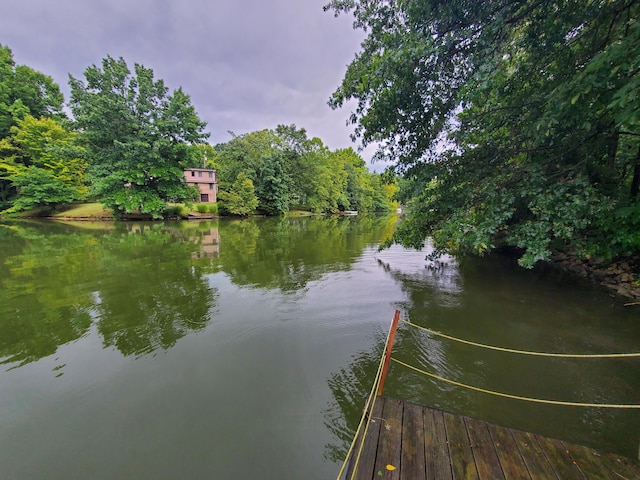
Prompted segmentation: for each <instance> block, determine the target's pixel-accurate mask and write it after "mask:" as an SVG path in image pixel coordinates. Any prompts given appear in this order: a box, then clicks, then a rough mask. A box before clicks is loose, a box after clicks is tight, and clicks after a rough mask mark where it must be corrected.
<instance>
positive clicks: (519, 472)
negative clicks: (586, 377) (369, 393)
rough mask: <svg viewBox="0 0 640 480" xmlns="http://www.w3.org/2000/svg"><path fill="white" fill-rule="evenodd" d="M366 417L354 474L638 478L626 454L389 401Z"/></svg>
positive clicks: (639, 470)
mask: <svg viewBox="0 0 640 480" xmlns="http://www.w3.org/2000/svg"><path fill="white" fill-rule="evenodd" d="M370 422H371V425H370V427H369V432H368V434H367V437H366V438H365V445H364V449H363V451H362V455H361V458H360V462H359V466H358V470H357V475H356V477H355V478H358V479H367V480H371V479H376V480H382V479H407V480H409V479H411V480H420V479H438V480H440V479H455V480H458V479H465V480H467V479H468V480H471V479H480V480H484V479H487V480H499V479H506V480H510V479H522V480H529V479H535V480H538V479H552V480H573V479H581V480H583V479H598V480H600V479H603V480H607V479H610V480H625V479H626V480H632V479H640V464H638V463H637V462H634V461H632V460H630V459H628V458H626V457H621V456H618V455H613V454H606V453H599V452H596V451H595V450H593V449H590V448H587V447H582V446H578V445H573V444H569V443H567V442H564V441H560V440H554V439H550V438H546V437H543V436H541V435H537V434H534V433H528V432H523V431H519V430H513V429H511V428H505V427H499V426H496V425H492V424H489V423H487V422H484V421H481V420H474V419H472V418H469V417H464V416H458V415H454V414H451V413H447V412H443V411H441V410H436V409H433V408H430V407H425V406H422V405H416V404H413V403H407V402H403V401H400V400H395V399H391V398H384V397H382V398H378V400H377V401H376V404H375V408H374V411H373V413H372V415H371V418H370ZM357 447H358V445H356V452H357ZM354 455H355V454H354ZM353 463H354V462H353V461H352V462H351V464H350V465H349V468H348V470H347V477H346V478H351V474H352V470H353ZM387 465H391V466H392V467H395V470H389V469H387Z"/></svg>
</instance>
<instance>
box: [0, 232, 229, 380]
mask: <svg viewBox="0 0 640 480" xmlns="http://www.w3.org/2000/svg"><path fill="white" fill-rule="evenodd" d="M2 227H3V228H0V240H1V241H2V244H3V246H5V248H4V250H3V252H2V257H1V258H0V260H1V261H0V284H1V286H2V288H0V359H1V360H0V362H1V363H2V364H7V365H11V366H12V368H15V367H18V366H22V365H25V364H27V363H30V362H34V361H37V360H38V359H40V358H43V357H45V356H48V355H51V354H53V353H55V352H56V350H57V349H58V347H59V346H60V345H64V344H66V343H69V342H71V341H74V340H77V339H79V338H80V337H82V336H84V335H87V334H88V332H89V330H90V329H91V326H92V325H95V326H96V329H97V331H98V332H99V334H100V335H101V336H102V338H103V343H104V345H105V346H114V347H116V348H117V349H118V350H119V351H120V352H121V353H122V354H123V355H144V354H148V353H151V352H153V351H154V350H156V349H157V348H162V349H167V348H170V347H172V346H173V345H175V343H176V342H177V340H178V339H180V338H182V337H183V336H185V335H186V334H188V333H189V332H193V331H197V330H201V329H202V328H204V327H205V326H206V325H207V323H208V322H209V321H210V319H211V316H212V314H213V311H214V309H215V305H216V295H217V294H216V290H215V289H211V288H210V287H209V285H208V282H207V280H206V278H205V277H204V275H205V274H206V273H208V272H209V271H210V270H211V267H210V266H208V264H207V263H203V262H202V261H201V260H200V259H198V258H195V257H199V255H194V253H195V252H197V251H199V249H200V248H201V245H200V243H201V242H200V241H196V242H194V241H190V240H189V235H186V238H179V237H180V236H178V240H179V241H176V235H175V233H176V230H175V229H173V228H167V227H165V226H163V225H162V224H147V225H144V224H111V223H109V224H91V223H88V222H87V223H86V224H83V225H82V226H81V228H77V227H75V226H68V225H63V224H57V223H42V224H38V223H22V222H18V223H13V224H8V225H3V226H2ZM183 237H184V236H183Z"/></svg>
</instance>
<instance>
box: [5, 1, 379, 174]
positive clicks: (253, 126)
mask: <svg viewBox="0 0 640 480" xmlns="http://www.w3.org/2000/svg"><path fill="white" fill-rule="evenodd" d="M327 1H328V0H327ZM325 3H326V1H325V0H213V1H207V0H181V1H178V0H90V1H88V0H56V1H51V0H20V1H15V2H12V5H11V7H10V8H3V11H2V15H0V43H2V44H4V45H8V46H9V47H10V48H11V50H12V51H13V55H14V60H15V61H16V63H17V64H21V65H28V66H30V67H32V68H34V69H36V70H39V71H41V72H43V73H45V74H47V75H50V76H52V77H53V79H54V80H55V81H56V82H57V83H58V84H59V85H60V87H61V89H62V90H63V93H64V94H65V99H66V100H68V97H69V95H68V93H69V87H68V75H69V74H71V75H73V76H74V77H76V78H84V77H83V72H84V70H85V69H86V68H87V67H88V66H90V65H93V64H96V65H100V63H101V61H102V59H103V58H104V57H105V56H106V55H111V56H112V57H123V58H124V59H125V60H126V61H127V64H128V65H129V66H130V68H133V64H134V63H141V64H143V65H144V66H145V67H148V68H151V69H153V71H154V73H155V76H156V78H160V79H163V80H164V81H165V83H166V84H167V86H168V87H169V88H170V89H171V90H173V89H175V88H177V87H179V86H182V87H183V89H184V91H185V92H186V93H187V94H189V95H190V96H191V100H192V103H193V104H194V106H195V108H196V110H197V112H198V114H199V115H200V118H201V119H202V120H204V121H206V122H207V123H208V127H207V129H208V130H209V131H210V132H211V137H210V139H209V141H210V143H212V144H216V143H219V142H225V141H227V140H229V139H230V138H231V137H230V135H229V133H228V131H232V132H234V133H236V134H242V133H247V132H251V131H255V130H260V129H263V128H275V127H276V126H277V125H278V124H292V123H294V124H296V125H297V126H298V127H302V128H305V129H306V130H307V132H308V134H309V136H310V137H312V136H316V137H319V138H321V139H322V141H323V142H324V143H325V145H327V146H328V147H329V148H331V149H337V148H344V147H349V146H354V147H357V144H355V145H354V144H352V142H351V140H350V138H349V134H350V133H351V131H352V128H351V127H347V126H346V125H345V121H346V119H347V117H348V115H349V113H350V108H343V109H340V110H336V111H333V110H331V109H330V108H329V107H328V106H327V100H328V98H329V96H330V95H331V93H332V92H333V91H334V90H335V89H336V87H337V86H338V85H339V83H340V81H341V79H342V76H343V74H344V72H345V69H346V65H347V64H348V63H349V62H350V61H351V60H352V59H353V57H354V55H355V53H356V52H357V51H358V50H359V47H360V42H361V41H362V39H363V38H364V36H363V33H362V32H361V31H355V30H353V28H352V25H351V23H352V19H351V17H347V16H344V15H342V16H340V17H338V18H335V17H334V15H333V13H332V12H323V10H322V6H323V5H324V4H325ZM371 153H372V152H371V149H367V150H365V151H364V152H362V153H361V154H362V156H363V158H365V160H367V162H368V161H369V158H370V157H371ZM377 167H378V166H377V165H376V168H375V169H376V170H379V168H377ZM370 168H373V167H372V166H371V165H370Z"/></svg>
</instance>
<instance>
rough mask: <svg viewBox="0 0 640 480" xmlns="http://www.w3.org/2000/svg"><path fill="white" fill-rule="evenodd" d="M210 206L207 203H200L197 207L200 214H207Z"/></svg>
mask: <svg viewBox="0 0 640 480" xmlns="http://www.w3.org/2000/svg"><path fill="white" fill-rule="evenodd" d="M207 209H208V206H207V204H206V203H199V204H197V205H196V210H197V211H198V213H207Z"/></svg>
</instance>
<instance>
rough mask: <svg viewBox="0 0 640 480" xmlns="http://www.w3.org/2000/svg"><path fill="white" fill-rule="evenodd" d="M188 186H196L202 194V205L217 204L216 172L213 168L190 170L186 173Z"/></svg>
mask: <svg viewBox="0 0 640 480" xmlns="http://www.w3.org/2000/svg"><path fill="white" fill-rule="evenodd" d="M184 178H185V180H186V182H187V184H188V185H195V186H196V187H198V191H199V192H200V203H215V202H216V201H217V195H218V181H217V180H216V171H215V170H213V169H212V168H189V169H187V170H185V171H184Z"/></svg>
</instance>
